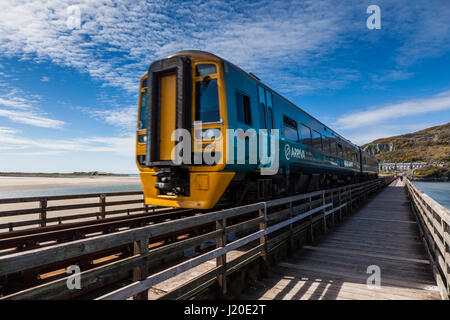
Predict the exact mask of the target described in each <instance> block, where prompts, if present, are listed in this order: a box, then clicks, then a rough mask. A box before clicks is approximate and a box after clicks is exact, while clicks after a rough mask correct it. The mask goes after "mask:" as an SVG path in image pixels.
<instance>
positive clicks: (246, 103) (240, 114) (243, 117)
mask: <svg viewBox="0 0 450 320" xmlns="http://www.w3.org/2000/svg"><path fill="white" fill-rule="evenodd" d="M236 111H237V120H238V121H239V122H242V123H245V124H247V125H249V126H251V125H252V115H251V110H250V97H249V96H247V95H245V94H242V93H240V92H236Z"/></svg>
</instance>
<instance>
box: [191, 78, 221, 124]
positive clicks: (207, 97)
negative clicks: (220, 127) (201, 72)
mask: <svg viewBox="0 0 450 320" xmlns="http://www.w3.org/2000/svg"><path fill="white" fill-rule="evenodd" d="M195 98H196V99H195V120H196V121H202V122H217V121H219V120H220V112H219V93H218V87H217V79H209V80H206V81H205V80H203V81H198V82H196V87H195Z"/></svg>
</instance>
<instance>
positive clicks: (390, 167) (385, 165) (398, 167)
mask: <svg viewBox="0 0 450 320" xmlns="http://www.w3.org/2000/svg"><path fill="white" fill-rule="evenodd" d="M443 165H444V163H443V162H380V163H379V165H378V166H379V169H380V170H382V171H408V170H414V169H418V168H422V167H426V166H433V167H442V166H443Z"/></svg>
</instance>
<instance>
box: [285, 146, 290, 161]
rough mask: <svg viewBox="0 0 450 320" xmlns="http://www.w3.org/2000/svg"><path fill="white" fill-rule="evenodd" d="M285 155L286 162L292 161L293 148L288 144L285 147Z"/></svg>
mask: <svg viewBox="0 0 450 320" xmlns="http://www.w3.org/2000/svg"><path fill="white" fill-rule="evenodd" d="M284 155H285V157H286V160H291V146H290V145H288V144H286V145H285V146H284Z"/></svg>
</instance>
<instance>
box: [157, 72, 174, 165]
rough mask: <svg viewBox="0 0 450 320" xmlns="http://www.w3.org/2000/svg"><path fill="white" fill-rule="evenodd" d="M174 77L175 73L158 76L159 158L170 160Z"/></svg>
mask: <svg viewBox="0 0 450 320" xmlns="http://www.w3.org/2000/svg"><path fill="white" fill-rule="evenodd" d="M176 79H177V76H176V74H175V73H172V74H167V75H164V76H162V77H161V78H160V81H161V83H160V106H161V109H160V110H161V111H160V112H161V118H160V119H161V122H160V134H159V158H160V160H171V159H172V150H173V147H174V141H172V139H171V136H172V132H173V131H174V130H175V115H176V108H175V107H176V100H175V99H176Z"/></svg>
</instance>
